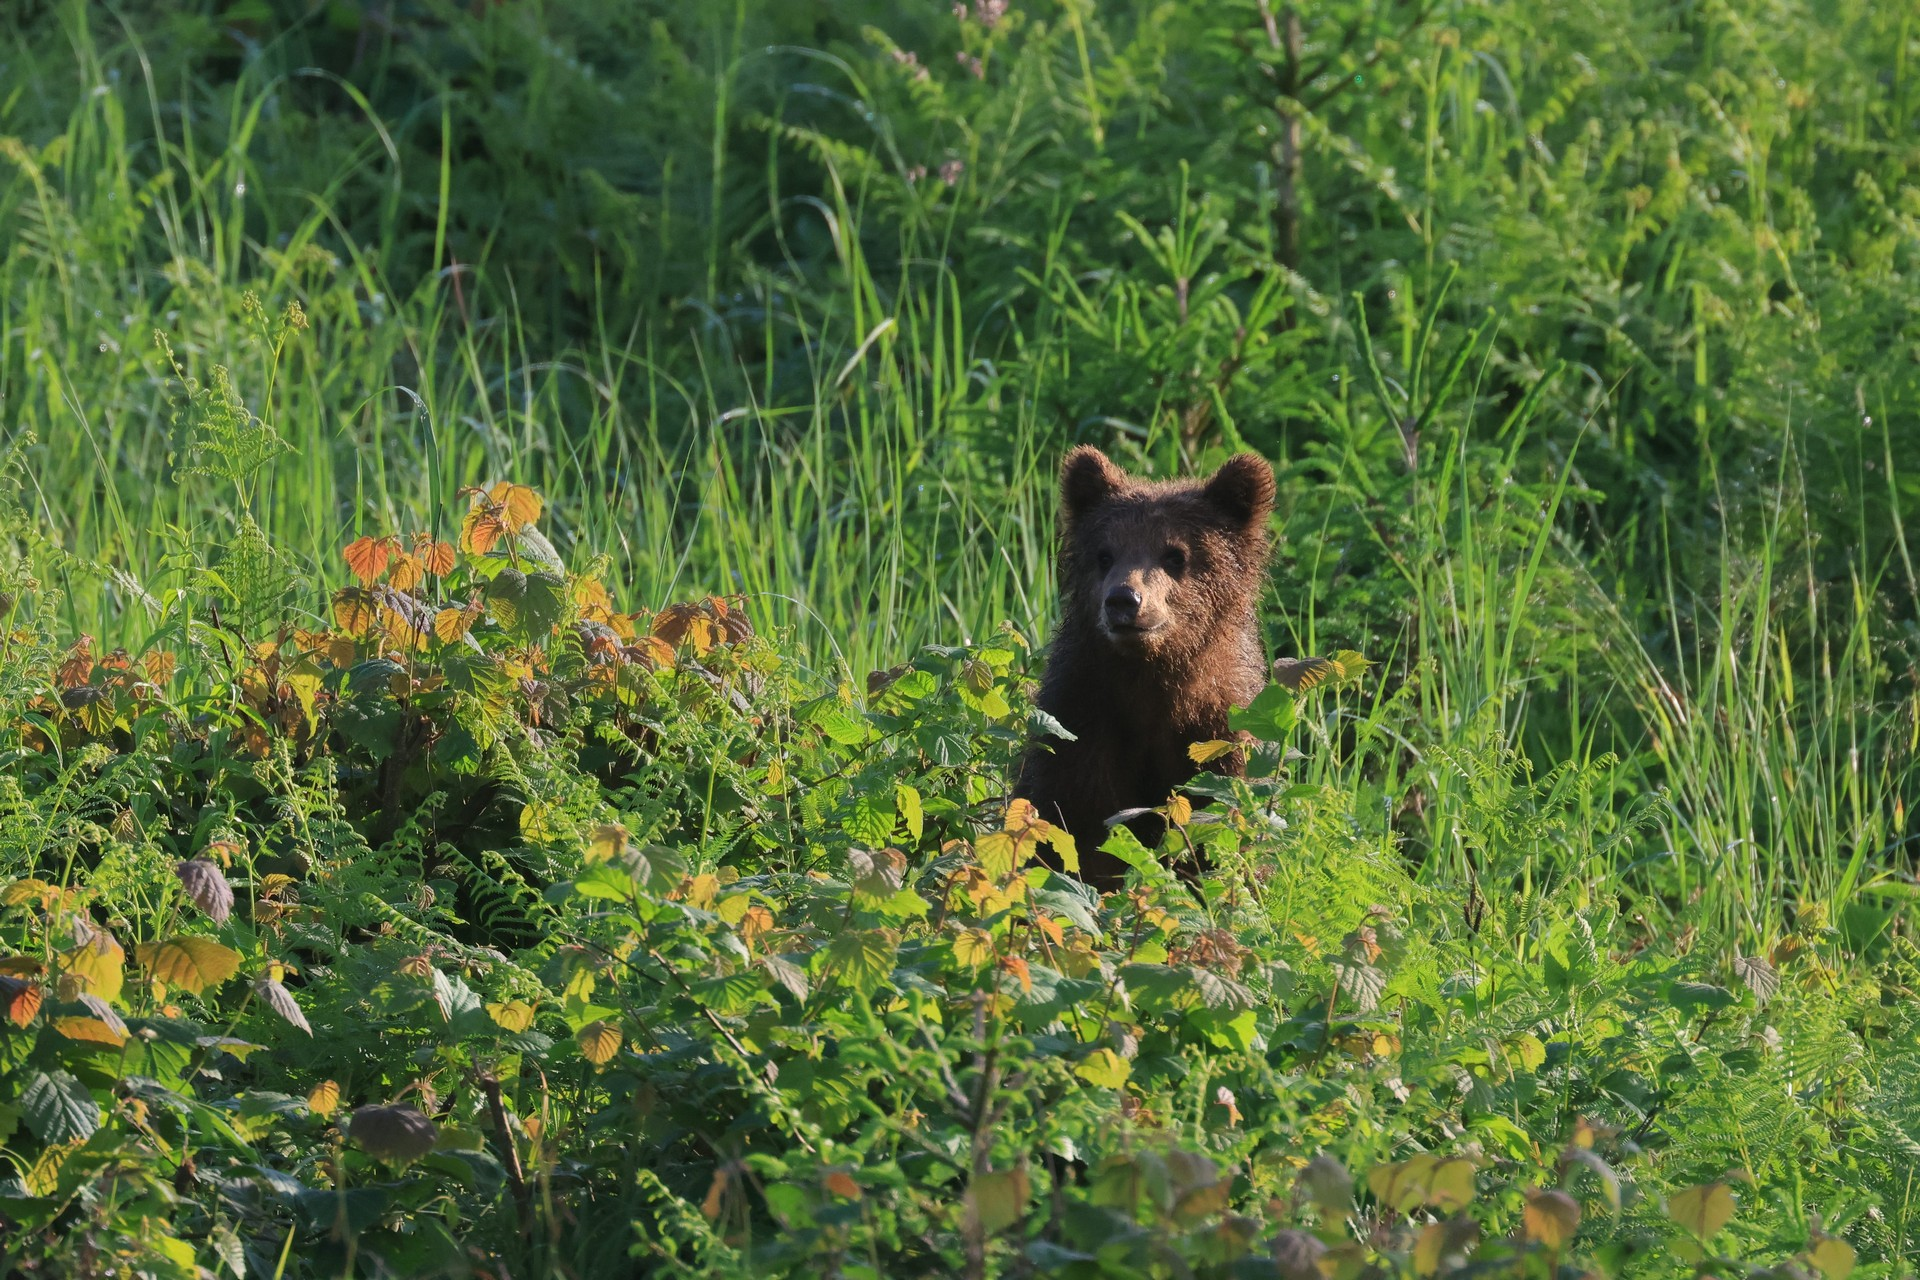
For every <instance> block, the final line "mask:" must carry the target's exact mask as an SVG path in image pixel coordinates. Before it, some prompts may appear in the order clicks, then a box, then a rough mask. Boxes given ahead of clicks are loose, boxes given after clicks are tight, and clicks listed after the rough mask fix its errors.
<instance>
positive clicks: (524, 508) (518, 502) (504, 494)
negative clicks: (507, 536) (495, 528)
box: [487, 484, 545, 533]
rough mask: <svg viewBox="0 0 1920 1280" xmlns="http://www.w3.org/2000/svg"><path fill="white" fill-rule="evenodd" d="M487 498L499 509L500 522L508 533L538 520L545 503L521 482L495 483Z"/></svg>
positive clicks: (517, 530)
mask: <svg viewBox="0 0 1920 1280" xmlns="http://www.w3.org/2000/svg"><path fill="white" fill-rule="evenodd" d="M487 500H488V501H489V502H491V503H493V505H494V506H496V507H498V508H499V509H500V522H501V524H503V525H505V526H506V529H507V532H509V533H517V532H519V531H520V530H521V529H524V528H526V527H527V526H528V525H530V524H532V523H533V522H534V521H536V520H538V519H539V518H540V512H541V510H542V508H543V506H544V505H545V504H544V503H542V501H541V499H540V495H539V494H537V493H535V492H534V491H533V490H532V489H529V488H527V486H525V485H523V484H496V485H495V486H493V488H492V489H490V490H489V491H488V492H487Z"/></svg>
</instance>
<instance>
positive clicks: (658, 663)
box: [627, 635, 673, 671]
mask: <svg viewBox="0 0 1920 1280" xmlns="http://www.w3.org/2000/svg"><path fill="white" fill-rule="evenodd" d="M627 655H628V656H629V657H631V658H632V659H633V660H634V661H635V662H638V663H639V664H640V665H641V666H643V667H650V668H653V669H655V670H661V671H670V670H672V669H673V646H672V645H671V644H668V643H667V642H666V641H665V640H663V639H661V638H660V637H659V636H656V635H644V636H641V637H640V638H639V639H638V640H635V641H634V642H633V645H632V647H631V648H629V649H628V650H627Z"/></svg>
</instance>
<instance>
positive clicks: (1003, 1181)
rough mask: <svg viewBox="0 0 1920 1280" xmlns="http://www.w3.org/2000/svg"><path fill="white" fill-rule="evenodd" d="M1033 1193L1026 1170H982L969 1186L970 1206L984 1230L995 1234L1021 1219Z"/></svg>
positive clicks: (968, 1203)
mask: <svg viewBox="0 0 1920 1280" xmlns="http://www.w3.org/2000/svg"><path fill="white" fill-rule="evenodd" d="M1031 1192H1032V1184H1031V1183H1030V1182H1029V1181H1028V1180H1027V1171H1026V1170H1025V1169H1003V1170H1001V1171H999V1172H997V1173H983V1174H980V1175H979V1176H978V1177H976V1178H974V1180H973V1185H972V1186H970V1187H969V1188H967V1207H968V1208H969V1209H971V1210H972V1212H973V1216H974V1220H975V1221H977V1222H978V1223H979V1224H980V1227H981V1230H983V1231H985V1232H986V1233H987V1234H989V1235H993V1234H995V1233H997V1232H1001V1231H1005V1230H1006V1229H1007V1228H1008V1227H1010V1226H1012V1225H1013V1224H1014V1223H1016V1222H1018V1221H1020V1216H1021V1214H1023V1213H1024V1212H1026V1208H1027V1197H1028V1195H1029V1194H1031Z"/></svg>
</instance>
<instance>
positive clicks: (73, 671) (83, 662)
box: [54, 635, 93, 689]
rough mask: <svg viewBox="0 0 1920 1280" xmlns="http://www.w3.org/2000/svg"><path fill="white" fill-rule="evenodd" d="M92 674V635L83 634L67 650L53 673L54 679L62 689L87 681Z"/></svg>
mask: <svg viewBox="0 0 1920 1280" xmlns="http://www.w3.org/2000/svg"><path fill="white" fill-rule="evenodd" d="M92 676H93V637H92V636H88V635H83V636H81V637H80V638H79V639H78V640H76V641H74V642H73V647H72V648H71V649H68V650H67V656H66V657H65V658H64V659H62V660H61V663H60V667H59V670H57V671H56V672H55V673H54V680H55V682H57V683H58V684H59V686H60V687H61V688H62V689H73V688H77V687H78V686H80V685H83V684H85V683H87V681H88V680H89V679H91V678H92Z"/></svg>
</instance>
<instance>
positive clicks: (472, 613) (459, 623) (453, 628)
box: [433, 604, 484, 644]
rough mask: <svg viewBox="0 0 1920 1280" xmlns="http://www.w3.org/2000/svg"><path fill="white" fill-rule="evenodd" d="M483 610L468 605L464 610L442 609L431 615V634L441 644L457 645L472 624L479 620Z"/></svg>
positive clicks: (477, 606) (475, 605) (479, 607)
mask: <svg viewBox="0 0 1920 1280" xmlns="http://www.w3.org/2000/svg"><path fill="white" fill-rule="evenodd" d="M483 612H484V609H483V608H482V607H481V606H480V605H478V604H470V605H468V606H467V607H466V608H464V609H442V610H441V611H440V612H438V613H436V614H434V615H433V634H434V635H435V636H437V637H438V638H439V640H440V643H441V644H458V643H459V642H460V641H461V640H463V639H465V638H466V635H467V633H468V632H469V631H472V630H473V624H474V623H476V622H478V621H479V620H480V615H481V613H483Z"/></svg>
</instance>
